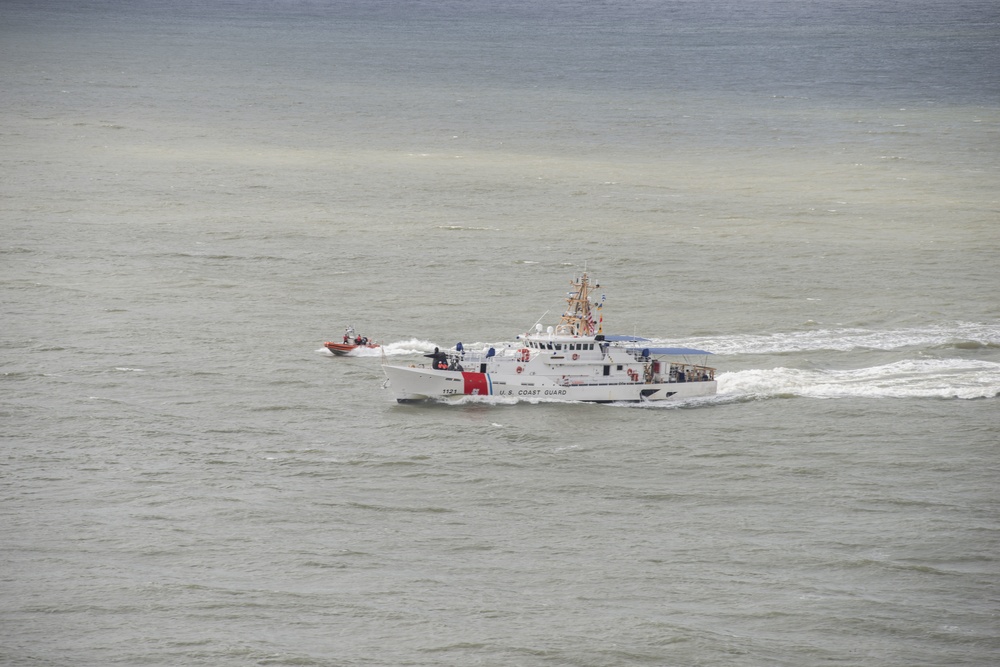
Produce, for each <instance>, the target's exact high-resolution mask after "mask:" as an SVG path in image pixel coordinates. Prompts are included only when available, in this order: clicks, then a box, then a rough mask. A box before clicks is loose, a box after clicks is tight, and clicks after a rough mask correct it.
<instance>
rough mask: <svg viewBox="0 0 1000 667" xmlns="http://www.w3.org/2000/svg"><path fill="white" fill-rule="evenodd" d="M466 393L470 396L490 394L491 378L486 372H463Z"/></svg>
mask: <svg viewBox="0 0 1000 667" xmlns="http://www.w3.org/2000/svg"><path fill="white" fill-rule="evenodd" d="M462 379H463V380H465V393H466V395H468V396H489V395H490V378H489V376H488V375H487V374H486V373H465V372H463V373H462Z"/></svg>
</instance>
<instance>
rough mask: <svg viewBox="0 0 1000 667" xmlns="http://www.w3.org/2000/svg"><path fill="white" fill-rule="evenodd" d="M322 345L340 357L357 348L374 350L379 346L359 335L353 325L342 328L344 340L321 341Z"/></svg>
mask: <svg viewBox="0 0 1000 667" xmlns="http://www.w3.org/2000/svg"><path fill="white" fill-rule="evenodd" d="M323 347H325V348H326V349H328V350H330V351H331V352H333V353H334V354H336V355H337V356H340V357H342V356H344V355H346V354H350V353H351V352H353V351H354V350H357V349H358V348H361V349H369V350H374V349H377V348H379V347H380V345H379V344H378V343H376V342H375V341H373V340H368V338H366V337H364V336H359V335H358V334H357V333H356V332H355V331H354V327H353V326H350V327H347V329H345V330H344V342H342V343H333V342H331V341H327V342H326V343H323Z"/></svg>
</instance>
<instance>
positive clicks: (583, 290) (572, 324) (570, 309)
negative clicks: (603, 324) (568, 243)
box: [556, 273, 600, 336]
mask: <svg viewBox="0 0 1000 667" xmlns="http://www.w3.org/2000/svg"><path fill="white" fill-rule="evenodd" d="M569 284H570V285H572V286H573V287H574V288H575V291H573V292H570V293H569V294H568V295H567V296H566V312H564V313H563V315H562V319H561V320H559V325H558V326H557V327H556V331H557V332H559V333H561V334H568V335H571V336H593V335H594V329H595V326H596V324H597V322H596V321H595V319H594V314H593V311H592V308H593V306H592V305H591V303H590V281H589V278H588V277H587V274H586V273H584V274H583V275H582V276H580V278H579V280H577V281H570V283H569ZM598 307H600V306H598Z"/></svg>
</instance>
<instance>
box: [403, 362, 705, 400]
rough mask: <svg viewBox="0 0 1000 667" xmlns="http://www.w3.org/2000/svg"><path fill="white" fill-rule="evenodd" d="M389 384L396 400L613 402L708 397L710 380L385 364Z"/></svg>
mask: <svg viewBox="0 0 1000 667" xmlns="http://www.w3.org/2000/svg"><path fill="white" fill-rule="evenodd" d="M383 368H384V370H385V373H386V375H387V376H388V378H389V383H390V388H391V389H392V393H393V395H394V396H395V398H396V400H397V401H399V402H400V403H409V402H415V401H428V400H430V401H456V400H459V399H464V398H466V397H468V396H482V397H486V396H495V397H498V398H509V399H515V400H526V401H534V400H541V401H583V402H592V403H618V402H640V401H664V400H678V399H688V398H694V397H698V396H711V395H713V394H715V392H716V382H715V381H714V380H708V381H701V382H657V383H653V382H649V383H647V382H642V381H638V382H627V383H624V384H622V383H615V384H610V383H600V382H594V383H590V382H587V381H586V380H583V379H577V380H566V381H565V382H566V383H565V384H564V383H563V382H564V381H563V380H562V379H561V377H559V378H553V377H546V376H539V375H533V376H527V377H526V376H525V375H524V374H523V373H522V374H521V375H517V374H514V375H511V374H500V373H476V372H468V371H457V370H435V369H433V368H423V367H419V366H415V367H406V366H384V367H383Z"/></svg>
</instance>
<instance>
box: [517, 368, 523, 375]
mask: <svg viewBox="0 0 1000 667" xmlns="http://www.w3.org/2000/svg"><path fill="white" fill-rule="evenodd" d="M523 371H524V369H523V368H521V367H520V366H518V367H517V374H518V375H520V374H521V373H522V372H523Z"/></svg>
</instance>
